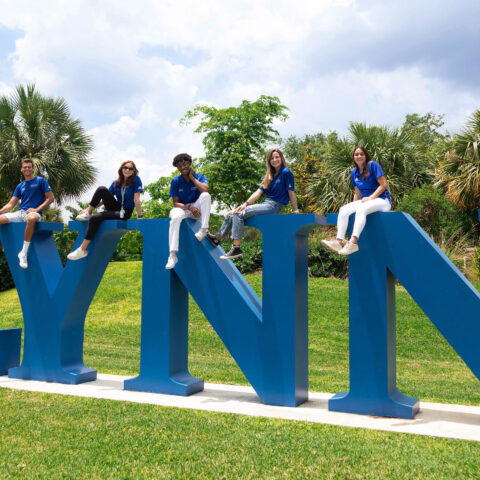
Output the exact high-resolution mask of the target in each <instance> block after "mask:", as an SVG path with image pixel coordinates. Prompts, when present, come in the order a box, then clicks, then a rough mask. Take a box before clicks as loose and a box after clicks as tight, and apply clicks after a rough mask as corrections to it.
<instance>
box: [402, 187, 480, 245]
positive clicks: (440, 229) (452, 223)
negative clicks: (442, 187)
mask: <svg viewBox="0 0 480 480" xmlns="http://www.w3.org/2000/svg"><path fill="white" fill-rule="evenodd" d="M396 209H397V210H401V211H403V212H406V213H409V214H410V215H411V216H412V217H413V218H414V219H415V220H416V221H417V223H418V224H419V225H420V226H421V227H422V228H423V229H424V230H425V231H426V232H427V233H428V234H429V235H430V236H431V237H432V238H433V240H434V241H435V242H437V243H439V242H441V241H443V239H455V238H460V237H462V236H465V234H467V235H471V234H472V233H473V228H474V215H476V212H475V214H470V213H464V212H462V211H461V210H460V209H459V208H458V207H456V206H455V205H454V204H453V203H452V202H451V201H450V200H449V199H448V198H446V197H445V195H444V194H443V193H442V192H441V191H439V190H437V189H435V188H433V187H432V186H431V185H424V186H423V187H421V188H415V189H414V190H411V191H410V192H408V193H407V194H406V195H405V196H404V197H403V199H402V200H401V201H400V202H399V204H398V206H397V208H396Z"/></svg>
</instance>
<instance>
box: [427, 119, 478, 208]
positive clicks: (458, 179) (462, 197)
mask: <svg viewBox="0 0 480 480" xmlns="http://www.w3.org/2000/svg"><path fill="white" fill-rule="evenodd" d="M436 173H437V183H436V185H437V186H439V187H442V188H444V189H445V192H446V195H447V197H448V198H449V199H450V200H452V202H454V203H455V204H456V205H458V207H459V208H461V209H462V210H464V211H472V210H476V209H478V208H479V207H480V110H477V111H476V112H475V113H474V114H473V115H472V116H471V117H470V118H469V119H468V121H467V125H466V128H465V129H464V130H463V131H462V133H460V134H458V135H455V136H454V137H453V140H452V141H451V142H450V144H449V148H448V152H447V154H446V155H445V158H444V160H442V161H441V162H440V163H439V165H438V169H437V172H436Z"/></svg>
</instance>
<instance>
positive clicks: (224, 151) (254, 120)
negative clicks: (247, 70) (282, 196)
mask: <svg viewBox="0 0 480 480" xmlns="http://www.w3.org/2000/svg"><path fill="white" fill-rule="evenodd" d="M287 110H288V109H287V107H286V106H284V105H282V104H281V103H280V100H279V99H278V98H277V97H269V96H265V95H262V96H260V98H259V99H258V100H256V101H254V102H249V101H247V100H244V101H243V102H242V103H241V104H240V105H239V106H238V107H229V108H221V109H219V108H215V107H209V106H207V105H196V106H195V107H194V108H192V109H191V110H189V111H187V113H186V114H185V116H184V117H183V119H181V120H180V123H181V124H188V123H189V122H191V121H192V120H193V119H195V118H197V117H199V118H200V123H199V125H198V127H197V128H196V129H195V132H196V133H204V134H205V136H204V138H203V145H204V147H205V157H204V158H201V159H199V170H200V171H201V173H203V174H205V175H206V176H207V178H208V184H209V187H210V189H209V191H210V194H211V195H212V198H213V199H214V200H216V201H217V202H218V204H219V205H220V206H226V207H233V206H234V205H237V204H239V203H241V202H243V201H245V200H246V199H247V198H248V196H249V195H250V194H251V193H252V191H253V190H256V189H257V188H258V185H259V183H260V181H261V179H262V175H263V174H264V170H265V165H264V155H265V147H266V145H267V144H268V143H270V142H278V141H279V134H278V131H277V130H275V128H273V125H274V122H275V121H285V120H286V119H287V118H288V115H287V113H286V111H287Z"/></svg>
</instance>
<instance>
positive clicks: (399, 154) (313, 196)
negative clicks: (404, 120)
mask: <svg viewBox="0 0 480 480" xmlns="http://www.w3.org/2000/svg"><path fill="white" fill-rule="evenodd" d="M356 145H363V146H364V147H365V148H366V149H367V150H368V152H369V154H370V157H371V159H372V160H375V161H377V162H379V163H380V165H381V166H382V168H383V171H384V172H385V177H386V179H387V181H388V188H389V190H390V193H391V195H392V205H393V206H395V205H396V204H397V203H398V201H399V200H400V199H401V198H402V197H403V195H404V194H405V193H406V192H407V191H408V190H411V189H412V188H415V187H418V186H421V185H422V184H423V183H425V182H426V181H428V179H429V177H430V176H431V175H433V172H432V173H430V172H429V165H428V162H426V161H425V158H424V156H422V155H418V152H417V151H416V148H415V144H414V142H413V140H412V136H411V134H410V133H409V132H407V131H405V130H404V129H398V128H389V127H385V126H371V127H367V126H366V125H365V124H364V123H354V122H352V123H350V127H349V134H348V136H347V137H346V138H344V139H340V138H337V137H334V136H332V137H331V141H330V142H329V145H328V147H327V150H326V153H325V155H324V158H323V159H321V164H322V168H320V169H319V171H318V173H316V174H314V175H312V178H311V181H310V183H309V185H308V187H307V188H306V192H307V203H308V204H310V205H312V206H314V211H316V212H318V213H327V212H335V211H338V209H339V208H340V207H341V206H342V205H344V204H345V203H348V202H350V201H352V199H353V188H352V182H351V180H350V172H351V170H352V168H353V167H354V164H353V160H352V151H353V148H354V147H355V146H356Z"/></svg>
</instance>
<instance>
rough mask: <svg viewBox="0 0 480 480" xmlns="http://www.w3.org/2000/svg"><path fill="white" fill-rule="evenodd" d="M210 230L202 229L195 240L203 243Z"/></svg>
mask: <svg viewBox="0 0 480 480" xmlns="http://www.w3.org/2000/svg"><path fill="white" fill-rule="evenodd" d="M207 232H208V229H207V228H201V229H200V230H199V231H198V232H197V233H196V234H195V238H196V239H197V240H198V241H199V242H201V241H202V240H203V239H204V238H205V237H206V236H207Z"/></svg>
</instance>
